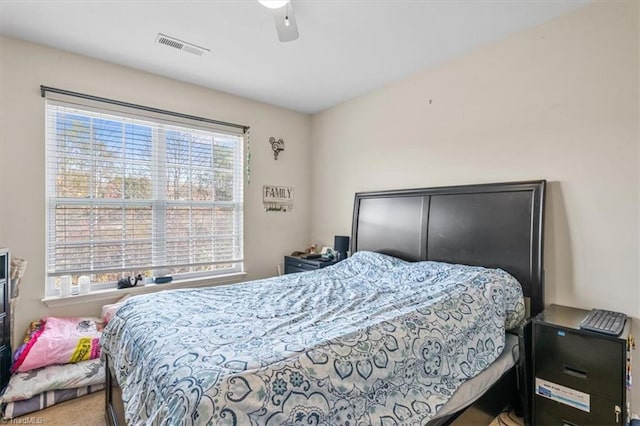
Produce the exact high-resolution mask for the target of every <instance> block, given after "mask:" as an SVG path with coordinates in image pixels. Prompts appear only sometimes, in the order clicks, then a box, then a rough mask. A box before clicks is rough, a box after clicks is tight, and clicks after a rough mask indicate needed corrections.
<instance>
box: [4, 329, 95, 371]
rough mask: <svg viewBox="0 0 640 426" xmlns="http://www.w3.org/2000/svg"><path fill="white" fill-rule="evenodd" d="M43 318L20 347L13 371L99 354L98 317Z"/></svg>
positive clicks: (93, 356) (63, 362)
mask: <svg viewBox="0 0 640 426" xmlns="http://www.w3.org/2000/svg"><path fill="white" fill-rule="evenodd" d="M42 321H43V322H44V326H43V327H41V328H40V329H39V330H38V331H36V332H35V333H33V334H32V336H31V339H30V340H29V342H28V343H27V344H26V345H25V346H24V347H23V348H21V352H20V354H19V355H18V357H17V359H15V362H14V364H13V365H12V366H11V372H12V373H13V372H15V371H18V372H24V371H29V370H33V369H34V368H40V367H46V366H47V365H53V364H68V363H74V362H80V361H87V360H89V359H95V358H99V357H100V336H101V335H102V328H103V325H102V323H101V322H100V319H98V318H93V317H88V318H75V317H74V318H56V317H46V318H43V320H42Z"/></svg>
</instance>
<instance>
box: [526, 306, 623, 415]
mask: <svg viewBox="0 0 640 426" xmlns="http://www.w3.org/2000/svg"><path fill="white" fill-rule="evenodd" d="M588 313H589V311H587V310H583V309H577V308H570V307H566V306H560V305H551V306H549V307H548V308H547V309H545V310H544V311H543V312H541V313H540V314H539V315H537V316H536V317H535V318H534V319H533V321H532V324H533V329H532V344H533V348H532V349H533V351H532V352H533V353H532V363H533V371H532V376H533V380H532V381H533V387H534V388H533V424H534V425H550V426H551V425H561V426H564V425H571V426H582V425H598V426H606V425H624V424H627V407H626V403H627V400H628V392H627V376H626V374H627V355H628V354H627V344H628V339H629V335H630V328H631V319H630V318H628V319H627V322H626V325H625V328H624V330H623V331H622V333H621V334H620V336H609V335H606V334H602V333H595V332H590V331H585V330H581V329H580V321H582V320H583V319H584V318H585V317H586V316H587V314H588Z"/></svg>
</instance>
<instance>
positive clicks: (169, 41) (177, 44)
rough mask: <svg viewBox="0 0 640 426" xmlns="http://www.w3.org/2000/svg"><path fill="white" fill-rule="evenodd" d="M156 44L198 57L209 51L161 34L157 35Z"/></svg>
mask: <svg viewBox="0 0 640 426" xmlns="http://www.w3.org/2000/svg"><path fill="white" fill-rule="evenodd" d="M156 43H158V44H164V45H165V46H169V47H173V48H174V49H178V50H184V51H185V52H189V53H193V54H194V55H198V56H202V55H204V54H205V53H207V52H208V51H209V49H205V48H204V47H200V46H197V45H195V44H193V43H187V42H186V41H182V40H178V39H177V38H175V37H171V36H168V35H166V34H162V33H158V38H156Z"/></svg>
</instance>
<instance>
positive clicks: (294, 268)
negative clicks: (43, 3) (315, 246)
mask: <svg viewBox="0 0 640 426" xmlns="http://www.w3.org/2000/svg"><path fill="white" fill-rule="evenodd" d="M315 269H317V268H309V267H308V266H306V265H302V266H298V265H296V264H291V263H287V264H285V265H284V273H285V274H295V273H296V272H308V271H314V270H315Z"/></svg>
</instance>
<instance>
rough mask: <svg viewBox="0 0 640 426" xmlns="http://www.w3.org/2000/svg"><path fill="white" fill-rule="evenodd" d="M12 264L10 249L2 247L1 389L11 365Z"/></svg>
mask: <svg viewBox="0 0 640 426" xmlns="http://www.w3.org/2000/svg"><path fill="white" fill-rule="evenodd" d="M10 265H11V257H10V256H9V250H7V249H3V248H0V286H2V304H1V305H0V389H1V388H3V387H4V386H5V385H6V384H7V382H8V381H9V368H10V367H11V340H10V339H11V326H10V324H9V322H10V315H9V310H10V307H9V297H10V295H11V292H10V291H9V290H10V289H9V286H10V283H11V273H10V271H9V266H10Z"/></svg>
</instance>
